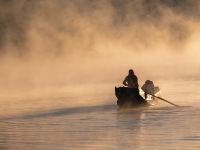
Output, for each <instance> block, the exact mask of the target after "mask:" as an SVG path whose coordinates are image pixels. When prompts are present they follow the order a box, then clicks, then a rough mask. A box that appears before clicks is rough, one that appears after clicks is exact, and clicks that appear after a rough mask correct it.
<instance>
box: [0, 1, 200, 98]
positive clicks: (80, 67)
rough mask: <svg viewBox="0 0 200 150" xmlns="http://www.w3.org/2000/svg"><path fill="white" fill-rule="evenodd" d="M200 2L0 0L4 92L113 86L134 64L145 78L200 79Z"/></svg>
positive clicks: (139, 74) (1, 59)
mask: <svg viewBox="0 0 200 150" xmlns="http://www.w3.org/2000/svg"><path fill="white" fill-rule="evenodd" d="M199 9H200V2H199V1H197V0H101V1H99V0H73V1H70V0H43V1H35V0H0V64H1V65H0V73H1V78H0V83H1V90H2V91H4V92H2V94H1V97H5V96H6V95H9V93H12V94H14V93H15V94H16V95H17V94H18V91H21V93H23V92H24V93H27V92H28V91H29V88H31V89H32V88H33V89H37V90H38V91H40V92H38V93H39V94H38V95H40V94H41V91H42V90H41V89H40V88H42V87H43V88H46V87H48V88H50V90H47V92H46V95H48V96H49V94H50V93H51V94H50V95H51V96H52V91H54V92H59V91H60V92H61V91H65V90H66V91H70V90H69V89H68V88H66V87H70V88H72V89H73V88H74V87H81V88H82V89H87V88H88V87H90V88H91V87H92V88H93V87H95V88H96V89H98V85H102V84H109V85H112V86H111V87H113V86H114V85H120V84H121V82H122V80H123V79H124V77H125V76H126V75H127V71H128V69H130V68H133V69H134V71H135V73H136V74H137V76H138V78H139V82H140V84H142V83H143V82H144V81H145V80H146V79H152V80H155V81H157V80H160V79H164V80H166V79H188V80H190V79H199V73H200V68H199V65H200V61H199V47H200V44H199V35H200V34H199V33H200V28H199V23H200V11H199ZM55 87H59V90H58V89H57V90H56V89H55ZM61 87H62V88H61ZM83 87H85V88H83ZM86 87H87V88H86ZM12 89H13V90H12ZM39 89H40V90H39ZM61 89H62V90H61ZM82 89H81V90H82ZM81 90H80V91H81ZM44 91H45V90H43V91H42V93H43V95H44V93H45V92H44ZM71 91H73V90H71ZM80 91H79V92H80ZM61 93H62V92H61ZM62 94H63V93H62ZM62 94H61V95H62ZM65 94H66V93H64V94H63V95H65ZM28 95H31V93H30V92H29V94H28ZM31 96H32V95H31Z"/></svg>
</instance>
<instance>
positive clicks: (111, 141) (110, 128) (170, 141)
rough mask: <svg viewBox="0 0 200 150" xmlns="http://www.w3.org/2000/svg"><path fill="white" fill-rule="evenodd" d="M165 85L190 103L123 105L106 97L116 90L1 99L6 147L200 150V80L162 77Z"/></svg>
mask: <svg viewBox="0 0 200 150" xmlns="http://www.w3.org/2000/svg"><path fill="white" fill-rule="evenodd" d="M194 83H195V84H194ZM159 85H162V87H161V88H162V89H163V91H162V92H163V97H165V98H168V99H169V100H171V101H173V102H174V103H177V104H180V105H182V106H184V107H180V108H176V107H173V106H171V105H168V104H165V103H164V102H161V103H160V104H159V105H158V106H156V107H151V108H140V109H129V110H118V109H117V107H116V106H115V104H114V102H113V101H112V100H109V99H114V97H110V98H108V99H107V100H106V101H107V102H105V101H104V100H105V99H106V96H107V97H109V96H112V94H113V93H109V92H110V91H109V92H107V93H106V92H105V93H106V94H105V97H102V99H104V100H102V101H101V102H100V100H94V101H92V102H93V103H92V102H91V103H88V105H87V103H84V104H82V103H79V105H70V106H68V105H67V104H66V103H67V102H66V101H67V100H66V98H57V99H56V98H55V99H53V100H54V101H55V106H54V105H53V104H52V99H51V100H50V99H48V98H47V99H43V100H42V101H41V100H40V103H39V102H37V103H36V102H35V101H37V99H35V101H34V102H33V101H32V100H30V101H26V100H24V99H18V101H17V102H16V101H15V100H13V99H11V98H10V100H7V101H3V100H1V118H0V149H1V150H12V149H13V150H56V149H58V150H70V149H87V150H88V149H92V150H96V149H97V150H105V149H109V150H110V149H111V150H112V149H114V150H115V149H119V150H121V149H137V150H146V149H153V150H160V149H167V150H173V149H180V150H184V149H187V150H199V149H200V127H199V126H200V118H199V116H200V107H199V106H198V104H200V92H199V90H198V88H197V87H199V86H198V85H200V83H198V82H197V81H190V82H189V81H188V82H176V84H175V82H171V83H169V82H165V83H163V82H161V81H160V82H159ZM169 85H170V86H169ZM184 85H189V86H187V88H183V87H184ZM171 87H173V88H171ZM194 89H196V90H194ZM104 90H105V88H104ZM65 94H66V93H64V94H62V96H63V95H65ZM100 94H101V93H99V95H100ZM94 95H95V94H94ZM97 95H98V94H97ZM87 96H88V95H87ZM97 97H98V96H97ZM97 97H96V99H98V98H97ZM91 99H95V97H91ZM48 103H51V105H46V104H48ZM6 104H7V105H6ZM34 104H37V105H38V106H35V105H34ZM94 104H96V105H94ZM12 105H14V106H12ZM15 106H16V109H14V110H13V108H15ZM42 107H43V108H44V109H42ZM11 109H12V111H11ZM6 110H7V111H6Z"/></svg>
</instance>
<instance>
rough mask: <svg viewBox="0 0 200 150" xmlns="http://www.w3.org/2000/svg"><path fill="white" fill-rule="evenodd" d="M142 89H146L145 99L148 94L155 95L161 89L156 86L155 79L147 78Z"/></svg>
mask: <svg viewBox="0 0 200 150" xmlns="http://www.w3.org/2000/svg"><path fill="white" fill-rule="evenodd" d="M141 89H142V90H143V91H144V96H145V99H146V98H147V94H151V95H154V94H155V93H157V92H158V91H159V90H160V89H159V87H155V86H154V83H153V81H150V80H146V81H145V84H144V85H143V86H142V88H141Z"/></svg>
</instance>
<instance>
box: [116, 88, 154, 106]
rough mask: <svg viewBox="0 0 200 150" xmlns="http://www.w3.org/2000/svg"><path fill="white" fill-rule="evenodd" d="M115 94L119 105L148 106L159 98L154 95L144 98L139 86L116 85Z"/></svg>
mask: <svg viewBox="0 0 200 150" xmlns="http://www.w3.org/2000/svg"><path fill="white" fill-rule="evenodd" d="M115 96H116V97H117V99H118V100H117V105H118V106H119V107H146V106H152V105H154V104H156V103H157V99H156V98H153V97H152V98H151V99H149V100H146V99H144V97H142V96H141V95H140V92H139V89H138V88H127V87H115Z"/></svg>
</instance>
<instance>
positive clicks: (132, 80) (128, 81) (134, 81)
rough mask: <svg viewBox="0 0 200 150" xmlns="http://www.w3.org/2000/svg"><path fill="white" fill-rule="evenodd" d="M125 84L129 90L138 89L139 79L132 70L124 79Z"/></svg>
mask: <svg viewBox="0 0 200 150" xmlns="http://www.w3.org/2000/svg"><path fill="white" fill-rule="evenodd" d="M123 84H124V85H125V86H128V87H129V88H138V86H139V85H138V78H137V76H136V75H135V74H134V71H133V70H132V69H130V70H129V72H128V76H126V78H125V79H124V81H123Z"/></svg>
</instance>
